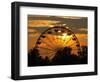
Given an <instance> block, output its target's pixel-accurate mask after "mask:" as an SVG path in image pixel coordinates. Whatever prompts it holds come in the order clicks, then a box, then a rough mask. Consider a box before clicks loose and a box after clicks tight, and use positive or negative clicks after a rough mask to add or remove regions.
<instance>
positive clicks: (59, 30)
mask: <svg viewBox="0 0 100 82" xmlns="http://www.w3.org/2000/svg"><path fill="white" fill-rule="evenodd" d="M65 47H68V48H71V49H72V50H71V54H72V55H76V56H80V54H81V48H80V43H79V41H78V38H77V37H76V35H75V34H74V32H72V31H71V29H69V28H68V27H66V26H62V25H58V26H53V27H50V28H48V29H46V30H45V31H44V32H43V33H41V35H40V36H39V38H38V39H37V42H36V45H35V48H36V49H37V50H38V52H39V54H40V56H41V57H43V58H45V57H48V58H49V59H52V58H53V57H54V56H55V54H56V53H57V51H58V50H63V49H64V48H65Z"/></svg>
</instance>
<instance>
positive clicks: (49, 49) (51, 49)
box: [39, 47, 54, 51]
mask: <svg viewBox="0 0 100 82" xmlns="http://www.w3.org/2000/svg"><path fill="white" fill-rule="evenodd" d="M39 48H40V49H41V48H42V49H46V50H50V51H54V50H53V49H49V48H46V47H39Z"/></svg>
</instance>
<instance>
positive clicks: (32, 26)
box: [28, 15, 88, 50]
mask: <svg viewBox="0 0 100 82" xmlns="http://www.w3.org/2000/svg"><path fill="white" fill-rule="evenodd" d="M34 17H35V16H34V15H33V16H29V17H28V50H30V49H32V48H34V46H35V43H36V41H37V39H38V38H39V36H40V34H41V33H42V32H43V31H44V30H46V29H48V28H51V27H50V26H52V25H55V24H56V25H57V24H58V23H60V22H61V21H60V20H54V19H53V20H51V19H50V20H49V19H48V20H47V18H46V19H39V18H38V20H36V19H35V20H34V19H32V18H34ZM36 17H39V16H36ZM40 17H43V16H40ZM45 17H46V16H44V18H45ZM47 17H50V16H47ZM59 18H63V19H64V20H65V19H67V20H71V21H72V20H73V21H75V20H77V21H78V20H80V19H81V18H82V19H83V18H84V17H72V16H71V17H68V16H66V17H59ZM83 22H84V21H83ZM70 23H71V22H69V24H70ZM76 23H77V22H76ZM76 23H75V25H78V24H76ZM83 24H84V23H83ZM73 25H74V24H73ZM79 26H80V27H78V29H75V28H77V27H75V28H74V27H69V28H70V29H71V30H72V31H73V32H74V33H75V35H76V36H77V38H78V40H79V42H80V45H81V46H87V45H88V44H87V42H88V41H87V38H88V37H87V27H81V25H79ZM83 26H84V25H83Z"/></svg>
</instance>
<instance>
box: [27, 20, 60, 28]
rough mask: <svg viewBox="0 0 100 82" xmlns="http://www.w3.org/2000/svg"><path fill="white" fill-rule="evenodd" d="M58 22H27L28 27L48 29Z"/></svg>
mask: <svg viewBox="0 0 100 82" xmlns="http://www.w3.org/2000/svg"><path fill="white" fill-rule="evenodd" d="M59 22H60V21H52V20H29V21H28V26H29V27H46V26H47V27H48V26H50V25H52V24H56V23H59Z"/></svg>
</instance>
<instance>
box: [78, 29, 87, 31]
mask: <svg viewBox="0 0 100 82" xmlns="http://www.w3.org/2000/svg"><path fill="white" fill-rule="evenodd" d="M78 30H79V31H86V32H87V28H80V29H78Z"/></svg>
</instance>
